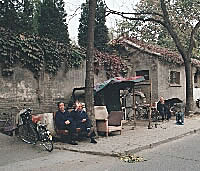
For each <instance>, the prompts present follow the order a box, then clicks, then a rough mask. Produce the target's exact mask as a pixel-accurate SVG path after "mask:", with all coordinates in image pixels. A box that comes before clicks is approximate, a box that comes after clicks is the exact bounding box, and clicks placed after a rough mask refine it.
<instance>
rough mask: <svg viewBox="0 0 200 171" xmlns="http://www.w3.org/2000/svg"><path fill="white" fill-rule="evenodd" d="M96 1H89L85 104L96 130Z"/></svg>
mask: <svg viewBox="0 0 200 171" xmlns="http://www.w3.org/2000/svg"><path fill="white" fill-rule="evenodd" d="M95 11H96V0H89V20H88V21H89V23H88V46H87V54H86V80H85V87H86V92H85V102H86V110H87V113H88V115H89V116H90V118H91V120H92V125H93V126H94V129H95V130H96V121H95V116H94V92H93V91H94V27H95V26H94V25H95Z"/></svg>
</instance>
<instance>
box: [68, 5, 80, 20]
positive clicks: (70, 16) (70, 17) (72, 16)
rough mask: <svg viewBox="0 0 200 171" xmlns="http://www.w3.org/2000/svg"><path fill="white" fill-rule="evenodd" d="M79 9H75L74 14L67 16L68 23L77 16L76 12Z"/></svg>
mask: <svg viewBox="0 0 200 171" xmlns="http://www.w3.org/2000/svg"><path fill="white" fill-rule="evenodd" d="M79 9H80V7H78V8H76V9H75V11H74V13H73V14H71V15H69V20H68V22H70V20H71V19H73V18H74V17H75V16H76V15H77V11H78V10H79Z"/></svg>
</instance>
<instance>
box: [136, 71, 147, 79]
mask: <svg viewBox="0 0 200 171" xmlns="http://www.w3.org/2000/svg"><path fill="white" fill-rule="evenodd" d="M136 76H144V79H145V80H149V70H141V71H136Z"/></svg>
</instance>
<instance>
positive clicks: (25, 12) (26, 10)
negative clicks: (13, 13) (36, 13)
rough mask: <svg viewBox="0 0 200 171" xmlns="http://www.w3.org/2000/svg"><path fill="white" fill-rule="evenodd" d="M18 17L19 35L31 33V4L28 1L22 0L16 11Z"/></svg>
mask: <svg viewBox="0 0 200 171" xmlns="http://www.w3.org/2000/svg"><path fill="white" fill-rule="evenodd" d="M18 15H19V18H20V21H19V24H20V32H21V33H24V32H26V33H29V34H32V33H33V2H32V1H30V0H24V1H22V2H21V3H20V8H19V9H18Z"/></svg>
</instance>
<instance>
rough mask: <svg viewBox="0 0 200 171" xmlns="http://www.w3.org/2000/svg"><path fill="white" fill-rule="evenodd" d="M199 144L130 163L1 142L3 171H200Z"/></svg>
mask: <svg viewBox="0 0 200 171" xmlns="http://www.w3.org/2000/svg"><path fill="white" fill-rule="evenodd" d="M199 142H200V134H199V133H198V134H193V135H190V136H186V137H184V138H182V139H179V140H176V141H173V142H169V143H167V144H163V145H160V146H158V147H155V148H152V149H148V150H145V151H142V152H140V153H138V154H135V155H137V156H140V157H143V158H144V159H145V160H146V161H143V162H136V163H127V162H124V161H121V160H119V158H114V157H107V156H105V157H103V156H97V155H89V154H84V153H76V152H70V151H59V150H53V152H51V153H49V152H47V151H45V150H43V148H41V147H40V146H33V145H29V144H24V143H23V142H20V141H19V140H16V139H13V138H12V139H11V140H9V141H5V140H3V141H2V140H1V144H0V152H1V155H0V171H12V170H13V171H18V170H20V171H23V170H24V171H26V170H28V171H33V170H40V171H51V170H52V171H53V170H54V171H57V170H58V171H59V170H62V171H63V170H67V171H77V170H81V171H133V170H134V171H191V170H193V171H199V170H200V148H199V144H200V143H199Z"/></svg>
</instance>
